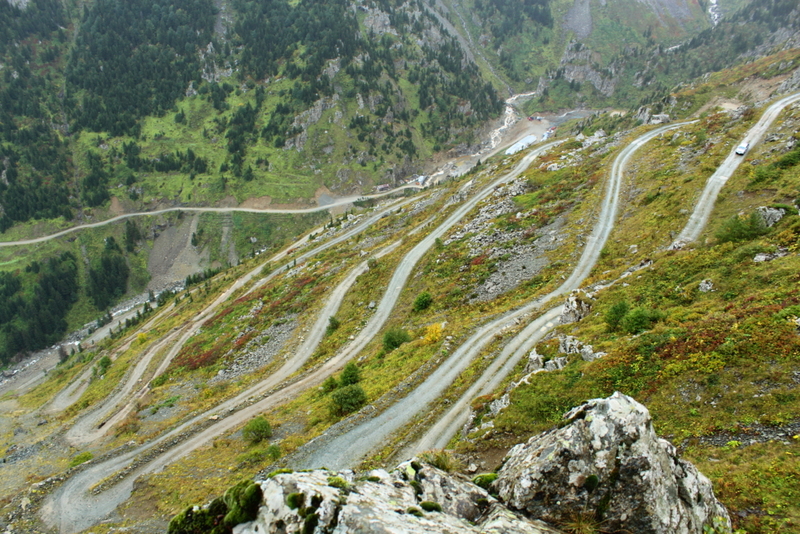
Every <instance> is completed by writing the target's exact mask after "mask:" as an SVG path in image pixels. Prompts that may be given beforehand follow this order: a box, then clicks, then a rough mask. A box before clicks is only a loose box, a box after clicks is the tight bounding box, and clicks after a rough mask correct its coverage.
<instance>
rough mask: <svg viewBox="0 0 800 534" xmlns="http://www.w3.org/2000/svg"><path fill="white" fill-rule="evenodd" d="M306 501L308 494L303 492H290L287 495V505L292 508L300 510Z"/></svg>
mask: <svg viewBox="0 0 800 534" xmlns="http://www.w3.org/2000/svg"><path fill="white" fill-rule="evenodd" d="M305 501H306V496H305V495H303V494H302V493H290V494H289V495H287V496H286V506H288V507H289V508H291V509H292V510H298V509H300V508H302V507H303V503H305Z"/></svg>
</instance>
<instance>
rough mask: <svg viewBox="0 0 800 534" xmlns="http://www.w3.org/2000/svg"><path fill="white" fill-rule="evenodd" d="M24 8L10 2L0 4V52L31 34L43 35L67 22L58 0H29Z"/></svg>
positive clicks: (3, 52)
mask: <svg viewBox="0 0 800 534" xmlns="http://www.w3.org/2000/svg"><path fill="white" fill-rule="evenodd" d="M26 4H27V5H25V8H24V9H21V8H20V7H19V6H18V5H17V4H15V3H12V2H3V3H2V4H0V54H5V53H6V51H7V50H8V49H9V48H11V47H12V45H13V43H16V42H19V41H22V40H23V39H25V38H27V37H30V36H32V35H38V36H44V35H47V34H49V33H50V32H52V31H55V30H57V29H58V28H59V27H60V26H66V25H67V24H68V23H67V22H66V20H65V17H64V9H63V7H62V5H61V2H59V1H58V0H30V1H29V2H26Z"/></svg>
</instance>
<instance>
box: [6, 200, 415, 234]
mask: <svg viewBox="0 0 800 534" xmlns="http://www.w3.org/2000/svg"><path fill="white" fill-rule="evenodd" d="M404 189H421V187H420V186H419V185H416V184H408V185H404V186H401V187H398V188H395V189H392V190H391V191H386V192H384V193H376V194H373V195H358V196H349V197H341V198H338V199H336V200H335V201H334V202H331V203H330V204H325V205H323V206H315V207H312V208H263V209H258V208H197V207H190V206H186V207H179V208H164V209H160V210H153V211H139V212H135V213H125V214H123V215H117V216H116V217H111V218H110V219H105V220H102V221H98V222H94V223H86V224H79V225H77V226H73V227H72V228H67V229H66V230H61V231H60V232H55V233H53V234H49V235H45V236H41V237H34V238H31V239H19V240H17V241H0V247H16V246H20V245H33V244H35V243H44V242H45V241H50V240H51V239H56V238H57V237H62V236H65V235H67V234H71V233H72V232H77V231H79V230H86V229H88V228H99V227H101V226H106V225H108V224H113V223H115V222H119V221H124V220H125V219H130V218H133V217H143V216H149V215H163V214H164V213H173V212H176V211H186V212H196V213H233V212H243V213H275V214H281V215H286V214H290V215H291V214H300V213H315V212H318V211H327V210H329V209H331V208H335V207H337V206H347V205H349V204H352V203H353V202H355V201H357V200H363V199H370V198H383V197H385V196H388V195H392V194H394V193H397V192H398V191H402V190H404Z"/></svg>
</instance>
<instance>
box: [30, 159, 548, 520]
mask: <svg viewBox="0 0 800 534" xmlns="http://www.w3.org/2000/svg"><path fill="white" fill-rule="evenodd" d="M554 144H555V143H551V144H549V145H546V146H543V147H540V148H538V149H537V150H535V151H534V152H533V153H531V154H529V155H527V156H525V158H523V160H522V161H521V162H520V164H518V166H517V167H516V168H515V170H514V171H512V172H511V173H509V174H508V175H506V176H504V177H502V178H500V179H498V180H496V181H495V182H493V183H492V184H490V185H489V186H487V187H485V188H484V189H483V190H482V191H481V192H480V193H479V194H478V195H476V196H475V197H473V198H472V199H470V200H468V201H467V202H465V203H464V204H463V205H462V206H460V207H458V208H457V209H456V210H455V211H454V213H453V214H451V215H450V217H449V218H448V219H447V220H446V221H445V222H444V223H443V224H442V225H441V226H439V227H438V228H437V229H435V230H434V231H433V232H431V233H430V234H428V235H427V236H426V237H425V238H424V239H423V240H422V241H421V242H420V243H419V244H417V245H416V246H415V247H414V248H413V249H412V250H411V252H409V253H408V254H407V255H406V256H405V257H404V258H403V260H402V261H401V263H400V265H399V266H398V268H397V269H396V270H395V273H394V275H393V277H392V279H391V282H390V284H389V287H388V288H387V291H386V293H385V294H384V296H383V298H382V299H381V302H380V304H379V305H378V306H377V307H376V309H375V312H374V313H373V315H372V317H371V318H370V320H369V321H368V323H367V325H366V326H365V327H364V328H363V329H362V330H361V331H360V332H359V334H358V335H357V336H356V337H355V339H354V340H353V341H352V342H351V343H350V344H349V345H348V346H346V347H345V349H344V350H343V351H341V352H340V353H339V354H337V355H336V356H335V357H333V358H331V359H330V360H328V361H327V362H325V364H323V365H322V366H321V367H319V368H318V369H317V370H315V371H313V372H312V373H309V374H308V375H306V376H305V377H302V378H301V379H299V380H297V381H295V382H293V383H291V384H289V385H288V386H286V387H283V389H279V390H277V391H274V392H272V393H270V394H269V395H268V396H267V397H265V398H263V399H261V400H259V401H257V402H254V403H253V399H256V398H258V397H260V396H263V395H265V394H267V393H268V392H270V391H271V390H275V389H277V388H278V387H279V386H281V385H282V384H284V383H285V381H286V380H287V379H288V378H289V377H290V376H291V375H292V374H294V373H295V372H296V371H297V370H299V369H300V367H302V365H303V364H304V363H305V361H306V360H307V358H308V357H309V356H310V355H311V353H312V352H313V349H312V348H311V345H312V338H313V337H314V335H313V334H309V339H307V340H306V343H304V345H303V347H305V349H304V348H301V349H300V350H299V351H298V352H297V353H296V355H295V356H294V357H293V358H292V360H290V361H289V362H287V364H286V365H284V366H283V367H282V368H281V369H279V370H278V371H277V372H276V373H274V374H273V375H271V376H270V377H268V378H267V379H266V380H264V381H262V382H260V383H259V384H258V385H256V386H254V387H252V388H250V389H248V390H246V391H245V392H243V393H241V394H239V395H237V396H236V397H235V398H233V399H229V400H227V401H225V402H223V403H221V404H220V405H218V406H216V407H215V408H214V409H213V410H210V411H208V412H206V413H203V414H200V415H197V416H195V417H193V418H191V419H190V420H188V421H186V422H184V423H182V424H181V425H179V426H178V427H177V428H175V429H173V430H171V431H169V432H167V433H165V434H163V435H162V436H160V437H159V438H157V439H156V440H154V441H152V442H150V443H148V444H145V445H142V446H141V447H138V448H136V449H135V450H133V451H131V452H129V453H126V454H124V455H121V456H118V457H116V458H113V459H111V460H108V461H106V462H103V463H101V464H98V465H97V466H91V467H89V468H87V469H85V470H84V471H82V472H80V473H78V474H77V475H75V476H73V477H72V478H70V479H69V480H67V481H66V482H65V483H64V484H63V485H62V486H61V487H60V488H59V489H58V490H56V491H55V492H54V493H53V494H51V495H50V496H49V497H48V499H47V500H46V502H45V505H44V506H43V508H42V517H43V519H44V520H45V521H46V522H47V523H49V524H51V525H54V526H58V528H59V530H60V531H61V532H65V533H71V532H77V531H80V530H82V529H84V528H87V527H89V526H91V525H92V524H95V523H96V522H97V521H99V520H101V519H102V518H103V517H106V516H107V515H108V514H109V513H110V512H111V511H112V510H113V509H114V508H115V507H116V506H117V505H118V504H120V503H121V502H123V501H124V500H126V499H127V498H128V497H129V496H130V493H131V490H132V487H133V481H134V479H135V478H136V477H137V476H140V475H142V474H145V473H150V472H154V471H157V470H159V469H161V468H162V467H163V466H165V465H168V464H169V463H171V462H173V461H175V460H177V459H178V458H180V457H182V456H185V455H186V454H188V453H190V452H191V451H193V450H195V449H197V448H198V447H200V446H203V445H205V444H206V443H208V442H209V441H210V440H211V439H213V438H215V437H217V436H219V435H221V434H223V433H226V432H229V431H232V430H233V429H235V428H236V427H237V426H239V425H241V424H242V423H243V422H245V421H247V420H248V419H250V418H251V417H253V416H255V415H257V414H259V413H262V412H264V411H265V410H267V409H269V408H271V407H273V406H275V405H277V404H280V403H282V402H285V401H287V400H289V399H291V398H294V397H295V396H297V395H299V394H300V393H302V392H303V391H305V390H306V389H307V388H309V387H314V386H316V385H318V384H320V383H321V382H322V381H323V380H324V379H325V378H327V377H328V376H330V375H331V374H332V373H334V372H336V371H337V370H339V369H340V368H341V367H342V366H343V365H344V364H345V363H346V362H347V361H349V360H350V359H351V358H352V357H354V356H355V355H357V354H358V353H359V352H360V351H361V350H363V348H364V347H365V346H366V345H367V343H369V342H370V341H371V340H372V339H373V338H374V337H375V335H377V333H378V332H379V331H380V329H381V328H382V327H383V324H384V323H385V322H386V320H387V319H388V317H389V315H390V313H391V310H392V309H393V307H394V304H395V302H396V301H397V299H398V297H399V294H400V292H401V290H402V288H403V286H404V285H405V282H406V280H407V279H408V277H409V276H410V274H411V271H412V269H413V267H414V265H415V264H416V263H417V262H418V261H419V259H420V258H421V257H422V255H423V254H424V253H425V252H427V250H429V249H430V248H431V247H432V246H433V244H434V243H435V240H436V238H437V237H440V236H441V235H443V234H444V233H445V232H446V231H447V230H448V229H449V228H450V227H452V226H453V225H455V224H456V223H457V222H458V221H459V220H460V219H461V218H463V217H464V216H465V215H466V214H467V213H468V212H469V211H470V210H471V209H472V208H473V207H474V205H475V204H477V202H479V201H480V200H481V199H482V198H484V197H485V196H487V195H489V194H490V193H491V192H492V189H493V187H494V185H496V184H498V183H501V182H502V181H505V180H508V179H513V177H516V176H517V175H519V173H521V172H522V171H524V170H525V169H526V168H527V166H528V165H529V164H530V162H531V161H533V159H535V157H536V156H537V155H538V154H539V153H541V152H542V151H544V150H546V149H548V148H550V147H551V146H553V145H554ZM411 200H416V199H409V200H407V201H408V202H410V201H411ZM396 207H397V206H396V205H395V206H393V207H392V209H395V208H396ZM381 216H382V214H380V215H374V216H373V217H371V218H370V219H369V220H368V221H364V222H363V223H362V224H360V225H359V228H361V227H362V226H363V227H364V228H365V227H366V226H367V225H368V224H371V223H372V222H374V221H375V220H377V219H378V218H380V217H381ZM362 229H363V228H362ZM356 231H360V230H358V228H354V229H352V230H350V231H348V232H346V233H345V234H343V235H342V236H339V237H338V238H337V239H336V240H331V241H329V242H328V243H326V244H324V245H322V246H320V247H317V248H316V249H314V250H312V251H309V252H307V253H306V254H304V255H302V256H301V257H299V258H298V261H301V259H302V260H305V259H307V258H308V257H310V256H312V255H314V254H317V253H319V252H320V251H321V250H323V249H324V248H328V247H330V246H333V245H334V244H336V243H334V242H333V241H336V242H341V241H343V240H344V239H346V238H349V237H350V236H352V235H354V234H355V233H356ZM281 270H282V269H278V270H276V271H274V272H273V274H271V275H270V276H269V277H266V279H268V278H270V277H271V276H273V275H274V274H275V273H277V272H280V271H281ZM256 272H259V269H258V268H257V269H254V270H253V271H251V273H250V277H249V278H248V277H247V276H246V277H243V278H242V279H240V280H239V281H237V283H236V284H234V286H232V287H231V288H230V289H229V290H228V291H226V292H225V293H224V294H223V295H220V297H219V298H218V299H217V300H216V301H215V303H214V304H212V305H211V306H209V307H208V308H207V309H206V310H204V311H203V312H201V313H200V314H199V315H198V318H197V319H196V320H195V324H197V325H199V323H200V321H202V320H204V319H205V318H206V317H207V316H208V315H209V314H210V310H211V309H212V308H215V307H216V306H217V305H219V304H218V303H222V302H224V301H225V300H227V299H228V298H229V297H230V295H231V294H232V293H233V292H234V291H235V290H236V289H238V288H240V287H243V285H244V284H246V283H247V282H249V280H250V279H251V278H252V276H254V275H255V273H256ZM351 274H352V273H351ZM266 279H262V280H260V281H259V282H258V283H257V284H255V285H254V286H253V287H257V286H259V285H261V284H262V283H264V282H265V281H266ZM348 280H350V277H348ZM352 280H353V281H354V280H355V276H352ZM346 281H347V280H346ZM345 293H346V289H345V290H343V291H341V294H338V295H336V299H337V302H340V301H341V298H342V297H343V296H344V294H345ZM331 300H334V299H331ZM329 302H330V300H329ZM326 313H327V314H326ZM330 315H331V314H330V313H329V312H323V313H322V314H321V315H320V316H319V317H318V320H317V325H316V327H315V328H314V331H315V332H316V333H317V335H318V336H320V337H321V334H322V333H323V332H324V327H325V326H326V323H327V319H328V317H329V316H330ZM317 342H318V340H317ZM315 346H316V345H314V348H315ZM306 349H308V350H309V351H310V352H307V351H306ZM304 352H306V354H305V355H304V354H303V353H304ZM137 380H138V379H137ZM234 412H235V413H234ZM229 414H231V416H228V415H229ZM219 415H222V416H223V417H222V418H221V419H219V420H217V421H215V422H214V423H212V424H211V425H210V426H208V427H207V428H205V429H203V430H201V431H199V432H197V433H195V434H193V435H192V436H191V437H190V438H188V439H186V440H185V441H183V442H181V444H180V446H177V447H173V448H171V449H167V450H164V449H166V447H165V445H164V444H165V443H167V442H169V441H174V440H175V439H177V437H178V436H180V435H182V434H184V433H185V432H187V431H189V430H190V429H191V428H192V427H193V426H195V425H197V424H199V423H201V422H204V423H206V424H207V421H208V419H209V417H211V416H219ZM104 426H105V425H104ZM153 450H159V451H161V450H164V452H163V454H160V455H158V456H157V457H156V458H154V459H153V460H151V461H149V462H148V463H146V464H144V465H141V466H139V467H136V468H133V469H131V468H130V467H129V466H130V464H131V463H132V462H133V461H134V459H135V458H137V457H139V456H141V455H143V454H145V453H148V452H149V451H153ZM122 469H125V470H126V471H127V475H128V476H127V477H126V478H124V479H123V480H122V481H121V482H119V483H117V484H116V485H114V486H113V487H111V488H110V489H108V490H106V491H104V492H103V493H102V495H101V498H98V496H92V495H88V494H87V493H86V491H87V490H88V488H89V487H91V486H92V485H94V484H96V483H97V482H99V481H100V480H102V479H104V478H106V477H107V476H109V475H110V474H111V473H114V472H117V471H120V470H122Z"/></svg>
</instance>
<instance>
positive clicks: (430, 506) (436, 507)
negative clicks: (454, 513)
mask: <svg viewBox="0 0 800 534" xmlns="http://www.w3.org/2000/svg"><path fill="white" fill-rule="evenodd" d="M419 507H420V508H422V509H423V510H425V511H426V512H441V511H442V505H441V504H439V503H438V502H433V501H422V502H421V503H419Z"/></svg>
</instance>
